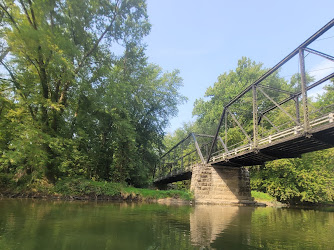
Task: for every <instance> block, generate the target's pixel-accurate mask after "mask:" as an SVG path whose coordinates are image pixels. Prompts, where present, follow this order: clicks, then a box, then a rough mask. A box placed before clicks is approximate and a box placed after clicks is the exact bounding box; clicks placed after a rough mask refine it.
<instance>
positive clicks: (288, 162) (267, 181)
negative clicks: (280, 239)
mask: <svg viewBox="0 0 334 250" xmlns="http://www.w3.org/2000/svg"><path fill="white" fill-rule="evenodd" d="M333 156H334V150H333V149H327V150H323V151H317V152H313V153H308V154H305V155H303V156H302V158H301V159H282V160H276V161H272V162H269V163H266V165H265V166H264V167H255V168H253V169H252V170H251V186H252V189H255V190H259V191H264V192H267V193H268V194H270V195H272V196H274V197H276V198H277V199H279V200H280V201H283V202H289V203H300V202H304V203H305V202H309V203H324V202H328V201H333V200H334V185H333V183H334V174H333V170H334V160H333V159H334V158H333Z"/></svg>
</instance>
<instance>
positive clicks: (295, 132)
mask: <svg viewBox="0 0 334 250" xmlns="http://www.w3.org/2000/svg"><path fill="white" fill-rule="evenodd" d="M333 26H334V19H333V20H331V21H330V22H329V23H328V24H326V25H325V26H324V27H323V28H321V29H320V30H319V31H318V32H316V33H315V34H314V35H313V36H311V37H310V38H309V39H307V40H306V41H305V42H304V43H302V44H301V45H300V46H299V47H298V48H296V49H295V50H294V51H292V52H291V53H290V54H289V55H288V56H287V57H285V58H284V59H283V60H282V61H280V62H279V63H278V64H277V65H276V66H274V67H273V68H272V69H270V70H269V71H268V72H266V73H265V74H264V75H262V76H261V77H260V78H259V79H258V80H256V81H255V82H254V83H253V84H251V85H250V86H248V87H247V88H245V89H244V90H243V91H242V92H241V93H240V94H239V95H238V96H236V97H234V98H233V99H232V100H231V101H230V102H229V103H228V104H226V105H225V106H224V109H223V112H222V115H221V118H220V121H219V124H218V128H217V130H216V133H215V135H203V134H194V133H191V134H190V135H188V136H187V137H186V138H184V139H183V140H181V141H180V142H179V143H177V144H176V145H175V146H174V147H173V148H171V149H170V150H169V151H168V152H166V153H165V154H164V155H163V156H162V157H161V159H160V163H159V166H158V168H157V170H156V179H155V184H156V185H158V186H159V185H160V186H161V185H163V184H167V183H171V182H174V181H179V180H185V179H190V178H191V176H192V173H193V172H194V169H193V166H194V164H198V163H200V164H202V165H206V167H208V166H213V167H214V169H219V168H220V169H224V168H229V171H230V172H231V171H232V170H231V169H239V170H235V171H237V172H236V173H235V175H234V177H233V176H232V177H231V174H230V176H229V177H231V178H232V179H233V178H237V179H239V180H240V179H244V178H246V177H247V173H246V175H245V171H246V170H240V168H243V167H244V166H251V165H261V164H264V163H265V162H266V161H271V160H275V159H281V158H294V157H299V156H300V155H301V154H304V153H307V152H313V151H317V150H321V149H326V148H330V147H333V146H334V122H333V121H334V103H329V104H328V103H326V104H323V103H322V104H321V105H319V104H317V103H314V104H312V102H311V101H310V100H309V99H308V98H307V96H308V93H309V92H310V90H312V89H314V88H316V87H317V86H319V85H321V84H324V83H328V82H329V80H330V79H332V78H333V77H334V72H333V73H331V74H329V75H327V76H326V77H323V78H322V79H315V81H314V82H313V83H312V82H309V81H310V80H309V77H308V76H307V71H306V63H305V57H306V56H305V55H304V53H305V52H308V53H309V54H311V55H313V56H320V57H323V58H325V59H328V60H330V61H332V62H334V57H333V56H330V55H327V54H325V53H323V52H320V51H317V50H314V49H311V48H309V46H310V45H311V44H312V43H313V42H315V41H316V40H317V39H318V38H319V37H321V36H322V35H323V34H324V33H325V32H326V31H328V30H329V29H330V28H332V27H333ZM294 58H297V59H298V60H299V65H300V73H298V74H297V75H296V76H297V78H298V79H297V80H298V83H299V86H298V87H297V89H295V91H289V88H288V87H287V84H285V85H284V84H283V85H284V86H282V85H281V84H280V83H279V81H278V80H277V79H278V78H277V76H278V70H279V69H280V68H281V67H282V66H283V65H285V64H286V63H287V62H289V61H290V60H293V59H294ZM311 59H312V58H311ZM290 89H291V88H290ZM236 167H237V168H236ZM203 169H204V168H203ZM196 171H197V172H198V171H200V170H195V172H196ZM208 171H209V170H208V169H207V170H206V177H208V176H209V177H210V178H211V172H210V171H209V172H210V173H209V172H208ZM219 171H223V170H219ZM218 175H219V176H222V175H224V174H223V172H219V173H218ZM197 176H198V178H199V180H200V179H203V177H200V176H203V173H201V171H200V172H198V175H197ZM210 178H209V179H210ZM204 179H205V178H204ZM226 180H227V179H225V181H224V183H225V184H226ZM244 181H245V182H246V183H247V182H248V181H247V180H244ZM197 182H198V181H197ZM216 184H217V185H219V183H216ZM205 185H206V186H207V185H209V188H204V186H202V185H199V184H198V183H197V184H192V186H193V190H195V198H196V188H195V187H197V189H198V188H199V189H198V190H206V191H207V190H209V191H208V193H210V194H211V193H212V192H211V191H212V185H210V181H208V182H206V184H205ZM227 186H228V185H227ZM237 187H239V189H240V183H239V184H238V185H236V186H233V187H232V188H231V187H230V186H228V187H227V188H228V189H229V191H232V192H233V190H234V192H233V193H234V194H235V195H236V197H237V196H238V195H237V193H239V195H240V192H239V191H240V190H239V191H236V190H237V189H238V188H237ZM242 189H243V193H244V194H243V195H242V196H244V195H245V192H248V191H245V189H247V190H248V189H249V188H246V187H245V186H243V188H242ZM224 190H226V188H225V189H224ZM218 191H219V190H217V189H216V190H215V192H218ZM201 192H202V191H201ZM202 193H203V192H202ZM203 195H204V194H203ZM249 195H250V194H249Z"/></svg>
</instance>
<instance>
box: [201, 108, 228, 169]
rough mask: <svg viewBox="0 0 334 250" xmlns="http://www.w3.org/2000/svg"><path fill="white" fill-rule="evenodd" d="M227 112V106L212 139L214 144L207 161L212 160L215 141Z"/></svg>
mask: <svg viewBox="0 0 334 250" xmlns="http://www.w3.org/2000/svg"><path fill="white" fill-rule="evenodd" d="M225 114H226V108H224V109H223V113H222V115H221V117H220V120H219V124H218V128H217V130H216V134H215V137H214V139H213V141H212V144H211V147H210V151H209V155H208V159H207V161H206V163H209V161H210V158H211V155H212V151H213V148H214V146H215V143H216V141H217V137H218V135H219V130H220V127H221V125H222V123H223V119H224V116H225Z"/></svg>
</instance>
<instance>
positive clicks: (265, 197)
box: [252, 191, 276, 202]
mask: <svg viewBox="0 0 334 250" xmlns="http://www.w3.org/2000/svg"><path fill="white" fill-rule="evenodd" d="M252 197H253V198H254V199H255V200H256V201H260V202H261V201H262V202H276V199H275V198H274V197H272V196H271V195H270V194H267V193H263V192H259V191H252Z"/></svg>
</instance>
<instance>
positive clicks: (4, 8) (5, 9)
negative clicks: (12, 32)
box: [0, 3, 20, 32]
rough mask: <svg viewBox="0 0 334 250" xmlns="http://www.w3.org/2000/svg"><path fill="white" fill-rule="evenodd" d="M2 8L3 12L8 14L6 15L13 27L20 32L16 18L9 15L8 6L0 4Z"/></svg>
mask: <svg viewBox="0 0 334 250" xmlns="http://www.w3.org/2000/svg"><path fill="white" fill-rule="evenodd" d="M0 8H1V9H3V11H4V12H5V13H6V15H7V16H8V17H9V19H10V20H11V21H12V23H13V25H14V26H15V28H16V29H17V30H18V31H19V32H20V29H19V27H18V26H17V23H16V22H15V20H14V18H13V17H12V15H11V14H9V12H8V11H7V8H6V6H4V5H2V4H1V3H0Z"/></svg>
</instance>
